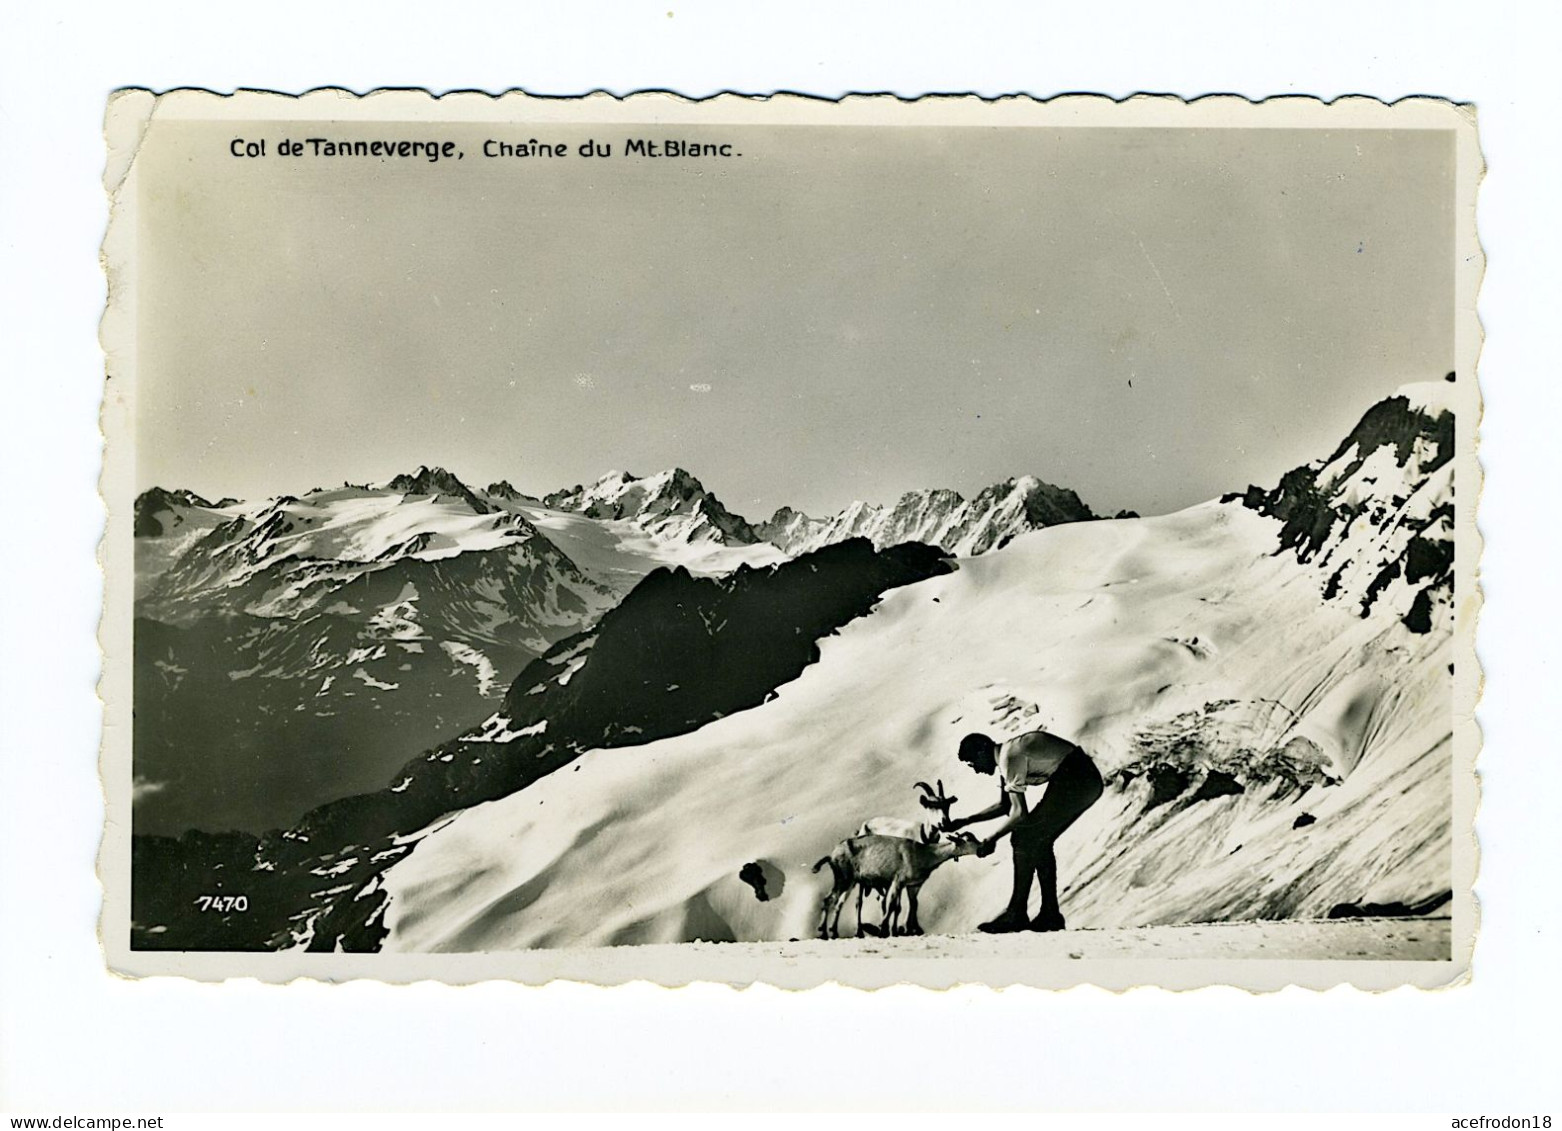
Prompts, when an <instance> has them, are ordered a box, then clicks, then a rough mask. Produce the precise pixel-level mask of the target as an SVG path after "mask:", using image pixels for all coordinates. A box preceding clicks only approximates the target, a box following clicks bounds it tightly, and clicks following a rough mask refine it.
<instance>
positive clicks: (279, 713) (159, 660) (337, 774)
mask: <svg viewBox="0 0 1562 1131" xmlns="http://www.w3.org/2000/svg"><path fill="white" fill-rule="evenodd" d="M403 488H405V489H406V491H410V492H423V493H405V492H404V490H403ZM474 504H475V505H474ZM182 529H191V530H194V531H196V533H193V534H191V535H186V536H184V537H183V540H182V545H183V549H182V551H179V550H177V549H176V551H175V552H174V553H173V554H172V555H171V556H172V559H173V560H172V563H171V564H169V565H166V566H165V567H164V568H163V569H162V570H161V571H160V572H159V573H157V574H156V575H155V577H150V578H149V579H148V583H147V584H146V585H145V587H144V591H143V593H142V594H141V597H140V600H139V601H138V602H137V622H136V629H137V631H136V689H137V724H136V736H135V752H136V753H135V757H136V772H137V774H138V775H139V776H140V777H142V778H143V779H144V780H145V782H146V788H145V789H144V790H143V797H142V801H141V803H140V804H139V805H138V807H137V823H138V828H141V829H143V830H144V831H164V830H167V831H174V830H177V829H182V828H185V827H189V826H191V825H194V826H198V827H204V828H227V827H236V828H248V829H254V830H260V829H264V828H266V827H268V826H270V825H275V824H283V823H286V822H287V821H290V820H292V819H293V818H295V817H296V816H297V815H298V813H300V812H302V811H303V810H304V809H307V808H309V807H310V806H312V805H315V804H319V803H320V802H322V801H325V800H328V799H330V798H332V797H338V796H342V795H344V794H346V793H352V792H356V791H360V790H363V789H366V788H372V787H373V786H374V785H376V784H378V783H379V782H380V781H382V780H383V779H384V777H385V775H386V774H388V773H389V772H390V771H391V770H393V769H395V768H396V767H397V766H399V765H400V764H401V763H402V762H403V761H405V760H406V759H407V758H408V757H410V756H412V755H413V754H414V753H416V752H417V751H418V750H421V749H425V748H426V747H427V746H428V745H430V744H431V743H433V742H437V741H439V740H440V739H442V738H444V737H446V736H448V735H449V734H450V733H451V731H452V730H454V729H456V728H458V727H460V726H461V725H463V724H464V723H465V722H466V721H467V720H469V719H471V718H473V717H474V716H476V717H480V716H481V715H482V714H484V713H486V710H485V707H487V705H488V704H489V703H490V702H491V701H494V700H497V698H498V697H499V696H501V695H502V694H503V692H504V689H505V688H506V687H507V686H508V683H509V680H510V679H511V678H513V677H514V675H515V673H516V672H518V671H519V670H520V669H521V668H522V667H523V666H524V665H525V664H526V663H527V662H529V661H530V660H531V659H533V658H535V657H536V656H537V655H539V654H541V653H542V652H544V651H546V650H547V649H548V648H549V647H550V646H551V644H552V643H553V641H555V640H557V639H558V638H560V637H561V636H564V635H568V634H570V633H573V632H575V631H578V630H579V629H580V628H581V627H582V626H583V625H585V624H589V623H590V622H591V621H593V620H595V619H596V617H597V616H599V615H600V614H601V612H602V611H603V610H604V609H606V608H608V607H609V606H610V605H611V604H612V603H613V601H614V599H615V594H614V593H613V592H612V591H611V590H609V589H608V588H606V587H605V586H603V585H601V584H600V583H598V582H596V581H595V580H593V579H592V578H590V577H588V576H586V575H585V574H584V573H582V572H581V571H580V570H579V569H578V568H577V567H576V566H575V564H574V563H573V562H572V561H570V559H569V558H568V557H567V556H566V555H565V554H563V553H562V552H561V551H559V550H558V549H557V547H555V546H554V545H553V544H552V542H550V541H549V540H548V539H547V538H546V537H544V536H543V535H542V534H541V533H539V532H538V531H537V530H536V529H535V528H534V527H532V526H531V525H530V524H529V523H528V522H527V521H526V520H525V519H524V518H523V517H522V516H520V515H518V514H514V513H511V512H508V511H504V510H499V509H496V508H493V507H491V506H489V505H488V504H487V503H485V502H484V501H483V500H482V499H480V498H478V497H477V496H476V495H475V494H474V493H473V492H471V491H469V490H468V489H466V488H465V487H464V486H463V485H461V484H460V481H459V480H457V479H455V477H454V476H451V475H449V473H447V472H443V471H440V470H439V469H434V470H433V471H430V470H428V469H422V470H420V472H419V473H418V475H416V476H403V477H398V479H396V480H393V481H392V485H391V486H387V487H385V488H379V489H374V488H360V487H344V488H340V489H335V490H328V491H315V492H311V493H309V494H307V495H305V496H303V497H302V498H297V499H295V498H291V497H283V498H280V499H276V500H271V501H269V502H266V503H262V504H260V505H258V506H252V507H237V506H235V507H229V508H227V509H226V510H224V511H221V512H218V511H206V512H202V516H201V517H199V518H197V517H193V516H187V517H186V521H185V523H184V525H183V527H181V530H182ZM173 537H175V536H173V535H163V536H161V537H158V538H143V539H141V542H142V543H152V544H153V546H152V547H151V548H149V552H150V550H151V549H160V548H161V547H160V546H159V545H158V544H159V543H166V542H169V541H171V540H172V539H173ZM140 551H141V547H140V546H139V545H138V552H140ZM489 709H491V708H489Z"/></svg>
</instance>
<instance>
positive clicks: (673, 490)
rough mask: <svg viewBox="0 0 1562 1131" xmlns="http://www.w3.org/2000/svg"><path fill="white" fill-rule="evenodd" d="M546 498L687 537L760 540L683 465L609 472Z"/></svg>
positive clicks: (558, 506) (558, 505) (560, 506)
mask: <svg viewBox="0 0 1562 1131" xmlns="http://www.w3.org/2000/svg"><path fill="white" fill-rule="evenodd" d="M543 503H544V504H545V505H546V506H548V507H551V508H553V509H554V510H560V511H570V512H573V513H576V514H581V515H584V516H586V517H587V518H596V519H610V520H622V519H627V520H630V521H632V522H634V523H636V524H637V525H639V526H641V527H642V528H644V529H645V530H647V531H650V532H652V533H655V534H658V535H661V536H663V537H667V536H676V537H678V538H680V539H681V540H683V541H690V542H692V541H707V542H720V543H730V544H736V545H752V544H754V543H755V542H758V541H760V539H759V538H758V537H757V536H756V535H755V534H754V530H753V528H752V527H751V526H749V524H748V523H747V522H746V521H744V520H743V519H742V518H740V517H739V516H737V515H735V514H733V513H732V512H731V511H729V510H728V509H727V508H726V507H725V506H723V505H722V502H721V500H720V499H718V498H716V496H715V495H713V494H711V493H710V492H709V491H707V490H706V489H705V486H704V485H703V484H702V483H701V482H700V481H699V480H698V479H696V478H695V477H694V476H692V475H690V474H689V473H688V472H687V471H685V470H684V469H683V468H681V467H674V468H669V469H668V470H666V471H663V472H660V473H658V474H656V475H649V476H646V477H644V478H641V477H639V476H636V475H633V474H631V473H630V472H627V471H610V472H608V473H607V474H606V475H604V476H603V477H602V478H601V479H598V480H597V481H596V482H595V483H593V484H591V485H590V486H575V487H570V488H568V489H566V490H563V491H555V492H553V493H552V494H550V495H547V496H545V497H544V498H543Z"/></svg>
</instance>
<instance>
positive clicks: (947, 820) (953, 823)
mask: <svg viewBox="0 0 1562 1131" xmlns="http://www.w3.org/2000/svg"><path fill="white" fill-rule="evenodd" d="M964 824H965V822H964V821H958V820H956V819H955V818H953V817H951V816H950V815H949V814H948V813H945V814H944V819H943V820H942V821H940V822H938V829H939V831H940V832H945V833H952V832H954V831H955V830H956V829H958V828H960V827H961V826H962V825H964Z"/></svg>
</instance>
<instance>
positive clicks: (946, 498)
mask: <svg viewBox="0 0 1562 1131" xmlns="http://www.w3.org/2000/svg"><path fill="white" fill-rule="evenodd" d="M1094 517H1095V515H1094V514H1093V513H1092V512H1091V510H1090V508H1089V507H1088V506H1086V505H1085V504H1084V503H1083V502H1081V501H1080V498H1079V496H1078V495H1077V494H1075V493H1074V492H1073V491H1071V490H1068V489H1067V488H1062V487H1054V486H1052V485H1051V484H1050V483H1044V482H1042V481H1041V480H1040V479H1038V478H1036V477H1035V476H1034V475H1022V476H1020V477H1018V478H1015V479H1007V480H1005V481H1004V482H1002V483H998V484H995V485H993V486H991V487H988V488H987V489H986V490H984V491H982V492H980V493H979V494H978V495H977V496H976V497H975V498H973V499H969V500H967V499H965V498H964V497H963V496H961V495H960V493H959V492H958V491H951V490H947V489H941V488H940V489H934V490H929V491H911V492H908V493H906V494H905V495H902V496H901V498H900V501H899V502H897V503H896V504H895V505H894V506H893V507H882V506H877V505H875V504H873V503H864V502H854V503H852V504H851V505H850V506H848V507H847V508H846V509H845V510H843V511H841V512H840V513H838V514H836V515H833V516H831V517H830V518H825V519H816V518H810V517H809V516H808V515H805V514H801V513H799V512H797V511H794V510H792V509H791V508H789V507H783V508H782V509H781V510H779V511H777V512H776V513H775V515H774V516H772V517H771V519H770V520H769V521H768V522H764V523H761V524H760V525H759V526H758V527H757V528H756V533H758V534H759V536H760V537H761V538H764V539H765V540H766V541H768V542H771V543H773V544H774V545H776V546H779V547H780V548H781V549H783V550H785V551H786V552H787V553H790V554H799V553H805V552H807V551H808V550H813V549H817V548H819V547H820V546H827V545H829V544H830V543H832V542H839V541H841V540H842V539H845V538H870V539H872V541H873V544H874V545H875V546H878V547H879V548H881V549H882V548H884V547H886V546H893V545H896V544H897V543H900V542H926V543H928V544H930V545H935V546H942V547H943V548H944V549H945V550H948V551H949V552H950V553H952V554H957V555H959V556H961V557H974V556H975V555H977V554H982V553H986V552H987V551H988V550H991V549H994V548H996V547H999V546H1003V545H1006V544H1007V543H1008V542H1009V541H1011V540H1012V539H1013V538H1015V537H1016V536H1018V535H1020V534H1025V533H1028V532H1029V531H1032V530H1039V529H1041V528H1042V527H1046V526H1056V525H1059V524H1060V523H1065V522H1079V521H1082V520H1085V519H1091V518H1094Z"/></svg>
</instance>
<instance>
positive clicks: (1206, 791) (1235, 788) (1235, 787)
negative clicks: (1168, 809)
mask: <svg viewBox="0 0 1562 1131" xmlns="http://www.w3.org/2000/svg"><path fill="white" fill-rule="evenodd" d="M1244 792H1246V791H1245V790H1244V789H1243V786H1242V783H1241V782H1239V781H1238V780H1237V779H1236V778H1235V777H1233V776H1232V775H1230V774H1228V773H1226V772H1225V771H1224V770H1211V771H1210V772H1209V773H1207V774H1205V775H1204V780H1203V781H1201V782H1200V783H1199V788H1198V789H1196V790H1194V791H1193V796H1192V797H1190V798H1188V804H1190V805H1192V804H1194V803H1195V802H1198V801H1211V800H1213V799H1214V798H1217V797H1234V796H1237V795H1239V794H1241V793H1244Z"/></svg>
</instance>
